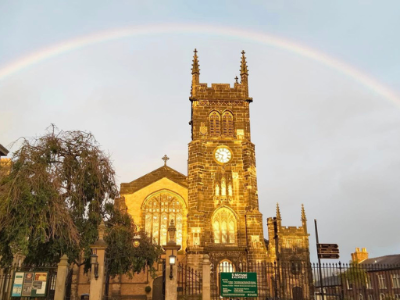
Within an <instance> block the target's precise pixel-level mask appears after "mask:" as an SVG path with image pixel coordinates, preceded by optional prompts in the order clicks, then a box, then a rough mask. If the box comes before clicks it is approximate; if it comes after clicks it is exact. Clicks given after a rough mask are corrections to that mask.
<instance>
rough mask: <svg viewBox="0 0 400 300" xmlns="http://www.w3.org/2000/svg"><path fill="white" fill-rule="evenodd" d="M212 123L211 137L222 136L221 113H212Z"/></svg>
mask: <svg viewBox="0 0 400 300" xmlns="http://www.w3.org/2000/svg"><path fill="white" fill-rule="evenodd" d="M209 122H210V135H212V136H218V135H221V118H220V115H219V113H217V112H216V111H214V112H212V113H211V114H210V116H209Z"/></svg>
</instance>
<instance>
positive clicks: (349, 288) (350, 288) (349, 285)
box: [346, 280, 353, 290]
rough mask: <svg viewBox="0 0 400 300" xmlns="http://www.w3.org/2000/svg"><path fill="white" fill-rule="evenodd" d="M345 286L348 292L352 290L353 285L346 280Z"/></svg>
mask: <svg viewBox="0 0 400 300" xmlns="http://www.w3.org/2000/svg"><path fill="white" fill-rule="evenodd" d="M346 284H347V289H348V290H352V289H353V283H351V282H349V281H348V280H346Z"/></svg>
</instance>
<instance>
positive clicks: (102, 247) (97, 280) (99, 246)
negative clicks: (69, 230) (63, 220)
mask: <svg viewBox="0 0 400 300" xmlns="http://www.w3.org/2000/svg"><path fill="white" fill-rule="evenodd" d="M105 229H106V225H104V222H103V220H101V223H100V225H99V229H98V231H99V239H98V240H97V241H96V242H95V243H94V244H93V245H90V248H91V249H92V253H93V254H92V256H91V257H90V260H91V266H92V267H91V270H90V290H89V291H90V292H89V299H90V300H101V299H103V286H104V267H105V263H104V262H105V253H106V248H107V243H106V242H105V241H104V240H103V236H104V231H105Z"/></svg>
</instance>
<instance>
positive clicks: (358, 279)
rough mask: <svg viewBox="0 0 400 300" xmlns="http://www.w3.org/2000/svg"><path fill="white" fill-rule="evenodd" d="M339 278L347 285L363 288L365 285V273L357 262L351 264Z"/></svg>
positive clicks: (366, 277)
mask: <svg viewBox="0 0 400 300" xmlns="http://www.w3.org/2000/svg"><path fill="white" fill-rule="evenodd" d="M341 276H342V280H343V282H346V281H347V283H348V284H350V285H354V286H359V287H360V286H361V287H364V286H366V285H367V279H368V274H367V271H366V270H365V268H363V266H362V265H360V264H359V263H358V262H351V263H350V265H349V268H348V269H347V270H346V271H344V272H343V273H342V274H341Z"/></svg>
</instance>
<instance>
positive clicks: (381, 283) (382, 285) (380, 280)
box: [378, 274, 386, 289]
mask: <svg viewBox="0 0 400 300" xmlns="http://www.w3.org/2000/svg"><path fill="white" fill-rule="evenodd" d="M378 285H379V288H380V289H386V280H385V276H384V275H383V274H378Z"/></svg>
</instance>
